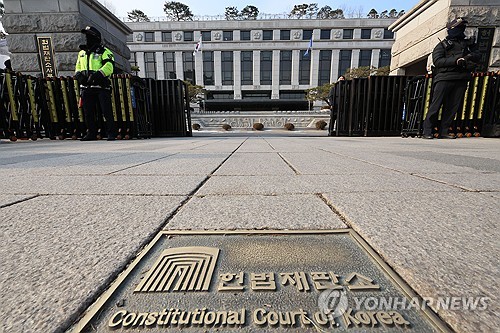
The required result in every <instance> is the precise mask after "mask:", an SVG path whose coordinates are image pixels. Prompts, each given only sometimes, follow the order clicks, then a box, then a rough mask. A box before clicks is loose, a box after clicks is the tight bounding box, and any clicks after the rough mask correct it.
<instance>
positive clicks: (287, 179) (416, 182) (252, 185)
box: [197, 170, 460, 195]
mask: <svg viewBox="0 0 500 333" xmlns="http://www.w3.org/2000/svg"><path fill="white" fill-rule="evenodd" d="M365 191H369V192H427V191H433V192H441V191H460V189H459V188H457V187H454V186H450V185H446V184H442V183H439V182H435V181H432V180H427V179H423V178H421V177H417V176H412V175H405V174H401V173H399V172H394V171H390V170H387V171H386V173H380V174H377V175H376V176H374V175H373V174H358V175H352V174H349V175H338V174H334V175H296V176H213V177H210V179H209V180H208V181H207V182H206V183H205V184H204V186H203V187H202V188H201V189H200V190H199V191H198V192H197V194H198V195H207V194H219V195H221V194H224V195H231V194H267V195H270V194H294V193H325V192H365Z"/></svg>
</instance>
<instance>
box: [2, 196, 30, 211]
mask: <svg viewBox="0 0 500 333" xmlns="http://www.w3.org/2000/svg"><path fill="white" fill-rule="evenodd" d="M32 197H33V196H32V195H15V194H0V208H2V207H5V206H8V205H11V204H13V203H16V202H19V201H22V200H26V199H29V198H32Z"/></svg>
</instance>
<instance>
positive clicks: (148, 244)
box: [62, 139, 248, 332]
mask: <svg viewBox="0 0 500 333" xmlns="http://www.w3.org/2000/svg"><path fill="white" fill-rule="evenodd" d="M247 140H248V139H245V141H247ZM245 141H243V142H242V143H241V144H240V145H239V146H238V147H236V149H235V150H233V151H232V152H231V154H229V156H228V157H226V158H225V159H224V161H222V162H221V163H220V164H219V166H217V167H216V168H215V169H214V170H213V171H212V172H211V173H210V174H209V175H208V176H207V177H206V178H205V179H204V180H203V181H202V182H201V183H200V184H199V185H198V186H197V187H196V188H195V189H194V190H192V191H191V192H190V193H189V194H188V195H187V197H186V199H184V200H182V202H181V203H180V204H179V205H178V206H177V208H176V209H175V210H174V211H173V212H172V213H171V214H169V215H168V216H167V217H166V218H165V219H164V221H163V223H162V224H161V225H160V227H159V228H157V229H156V230H154V231H153V232H152V235H153V236H152V237H149V238H148V239H146V240H145V241H144V242H142V243H141V244H140V245H139V250H138V251H137V253H136V255H135V256H133V257H132V258H130V259H129V260H128V261H127V263H126V264H125V265H123V266H121V267H120V268H119V269H117V270H116V272H114V273H112V274H111V277H110V278H109V279H108V280H107V281H105V283H104V286H103V287H101V288H98V289H97V290H96V292H95V294H94V296H93V297H92V300H91V301H90V302H87V303H88V305H87V306H84V307H83V309H79V310H77V311H76V313H74V314H73V315H71V316H70V318H72V317H74V318H75V319H74V320H71V321H70V323H69V324H66V323H63V324H62V326H63V327H65V328H63V330H62V331H64V332H67V331H71V330H72V329H73V328H74V326H75V325H76V324H77V323H78V322H79V320H80V319H81V318H82V317H83V316H85V313H86V311H87V310H88V309H89V308H91V307H92V305H93V304H94V303H96V302H98V301H99V298H100V297H101V296H102V295H103V294H104V293H105V292H106V291H107V290H108V289H109V288H111V286H113V284H114V283H115V281H116V280H117V279H119V278H120V276H121V275H122V274H123V273H124V272H125V271H126V270H127V268H128V267H129V266H130V265H131V264H132V263H133V262H134V260H135V259H136V258H137V257H139V256H140V255H141V254H142V253H143V251H147V249H149V248H150V247H151V246H152V245H151V244H152V243H154V242H155V241H156V237H157V236H158V234H159V233H160V232H161V231H162V230H163V229H164V228H165V227H166V226H167V225H168V223H169V222H170V221H171V220H172V219H173V218H174V217H175V215H177V213H178V212H179V211H180V210H181V209H182V208H183V207H184V206H185V205H186V204H187V203H188V202H189V200H191V199H192V198H193V196H194V194H195V193H196V192H198V190H199V189H200V188H201V187H202V186H203V185H205V183H206V182H207V181H208V180H209V179H210V177H211V176H212V175H213V174H214V173H215V172H217V170H219V168H220V167H222V165H223V164H224V163H226V161H227V160H228V159H229V158H230V157H231V156H233V154H234V153H235V152H236V151H237V150H238V149H239V148H240V147H241V146H242V145H243V144H244V143H245Z"/></svg>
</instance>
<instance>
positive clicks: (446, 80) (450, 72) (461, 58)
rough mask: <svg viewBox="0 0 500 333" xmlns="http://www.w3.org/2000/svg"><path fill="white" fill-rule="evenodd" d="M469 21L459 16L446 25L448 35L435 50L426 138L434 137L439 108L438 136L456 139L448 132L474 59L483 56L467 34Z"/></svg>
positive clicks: (426, 119) (425, 129)
mask: <svg viewBox="0 0 500 333" xmlns="http://www.w3.org/2000/svg"><path fill="white" fill-rule="evenodd" d="M466 24H467V21H466V20H465V19H464V18H457V19H454V20H453V21H451V22H450V23H448V24H447V25H446V28H447V32H448V35H447V37H446V38H445V39H444V40H443V41H441V42H440V43H439V44H438V45H437V46H436V47H435V48H434V51H433V52H432V61H433V63H434V71H433V73H434V75H433V85H434V88H433V92H432V101H431V104H430V106H429V111H428V113H427V116H426V118H425V121H424V126H423V127H424V131H423V136H422V137H423V138H424V139H433V138H434V137H433V135H432V129H433V128H434V127H436V126H437V121H438V115H439V110H440V108H441V106H442V107H443V112H442V114H441V126H440V128H439V138H441V139H454V138H455V136H453V135H450V134H449V133H448V128H449V127H450V125H451V123H452V121H453V119H454V118H455V115H456V113H457V111H458V110H459V109H460V108H461V106H462V105H463V99H464V94H465V91H466V89H467V82H468V81H469V80H470V78H471V71H472V70H473V68H474V64H475V62H477V61H478V60H479V59H480V55H479V54H478V53H477V51H476V48H477V46H476V44H475V42H474V41H473V40H471V39H468V38H465V29H466Z"/></svg>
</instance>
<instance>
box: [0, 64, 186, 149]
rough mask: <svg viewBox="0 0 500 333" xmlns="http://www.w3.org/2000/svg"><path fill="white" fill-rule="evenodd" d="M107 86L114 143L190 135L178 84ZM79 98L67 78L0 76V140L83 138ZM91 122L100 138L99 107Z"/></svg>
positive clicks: (123, 79)
mask: <svg viewBox="0 0 500 333" xmlns="http://www.w3.org/2000/svg"><path fill="white" fill-rule="evenodd" d="M111 87H112V89H111V97H112V98H111V101H112V103H111V104H112V110H113V118H114V121H115V124H116V128H117V129H118V131H117V139H131V138H151V137H153V136H190V135H191V133H192V132H191V123H190V120H191V119H190V114H189V103H188V102H187V101H188V99H187V88H186V85H185V84H184V83H183V82H182V81H180V80H166V81H153V80H143V79H140V78H137V77H132V76H130V75H113V77H112V79H111ZM80 97H81V95H80V88H79V85H78V83H77V82H76V80H75V79H74V78H72V77H59V78H54V79H41V78H34V77H32V76H26V75H22V74H19V73H13V72H5V73H0V138H8V139H10V140H12V141H16V140H17V139H32V140H37V139H39V138H50V139H56V138H58V139H66V138H72V139H77V138H80V137H83V136H84V135H85V134H86V131H87V128H86V126H85V122H84V115H83V110H82V107H81V98H80ZM96 117H97V119H96V120H97V122H96V123H97V124H98V128H99V130H98V138H99V137H103V136H104V135H103V134H102V133H101V128H104V119H103V117H102V112H101V110H99V108H98V110H97V112H96ZM155 121H156V122H157V123H155Z"/></svg>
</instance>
